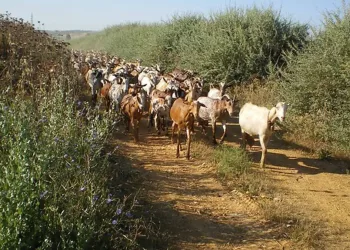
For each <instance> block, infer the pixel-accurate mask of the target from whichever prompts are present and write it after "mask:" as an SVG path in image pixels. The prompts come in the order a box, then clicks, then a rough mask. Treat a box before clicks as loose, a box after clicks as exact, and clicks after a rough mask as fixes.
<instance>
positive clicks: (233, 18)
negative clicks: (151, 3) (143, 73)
mask: <svg viewBox="0 0 350 250" xmlns="http://www.w3.org/2000/svg"><path fill="white" fill-rule="evenodd" d="M307 30H308V26H307V25H304V24H299V23H293V22H291V21H289V20H287V19H285V18H282V17H280V16H279V14H278V13H277V12H276V11H274V10H273V9H272V8H268V9H258V8H257V7H253V8H250V9H246V10H243V9H239V8H230V9H227V10H226V11H223V12H218V13H215V14H213V15H211V16H210V17H209V18H206V17H204V16H203V15H193V14H189V15H184V16H174V17H173V18H172V19H171V20H169V21H167V22H165V23H162V24H150V25H146V24H126V25H118V26H114V27H110V28H107V29H105V30H104V31H102V32H101V33H98V34H94V35H91V36H90V37H84V38H81V39H77V40H73V41H72V46H73V48H78V49H100V50H107V52H110V53H113V54H116V55H119V56H122V57H126V58H127V59H129V60H131V59H135V58H140V57H141V58H142V59H144V62H145V63H157V62H159V63H161V65H162V66H163V67H164V68H166V69H167V70H173V69H174V68H175V67H181V68H187V69H191V70H194V71H196V72H199V73H200V74H201V75H202V76H204V77H205V80H207V81H222V80H226V81H232V80H236V81H239V80H245V79H248V78H249V77H250V76H251V75H252V74H259V75H261V76H266V75H268V74H270V73H271V72H275V71H277V70H278V69H279V68H283V67H284V66H285V64H286V62H285V59H284V57H283V56H282V55H283V53H285V52H290V51H294V50H299V49H301V48H302V47H303V46H304V43H305V41H306V38H307V35H308V34H307ZM97 45H98V46H97Z"/></svg>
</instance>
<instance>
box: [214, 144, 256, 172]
mask: <svg viewBox="0 0 350 250" xmlns="http://www.w3.org/2000/svg"><path fill="white" fill-rule="evenodd" d="M213 157H214V162H215V165H216V166H217V168H218V170H217V171H218V174H219V176H220V177H222V178H234V177H239V176H241V175H243V174H246V173H247V170H248V169H249V168H250V166H251V162H250V160H249V158H248V155H247V154H246V152H245V151H244V150H242V149H239V148H232V147H228V146H224V145H223V146H220V147H219V148H217V149H216V150H215V153H214V156H213Z"/></svg>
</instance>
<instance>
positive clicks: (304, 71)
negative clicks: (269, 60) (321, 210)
mask: <svg viewBox="0 0 350 250" xmlns="http://www.w3.org/2000/svg"><path fill="white" fill-rule="evenodd" d="M349 9H350V8H349V7H348V6H344V12H343V14H341V12H335V13H328V14H326V15H325V21H324V27H323V29H322V30H320V31H315V33H316V35H315V37H314V39H313V41H312V42H311V43H310V45H309V46H308V48H307V49H306V50H305V51H304V52H303V53H300V54H299V55H297V56H291V57H289V60H290V61H289V67H288V69H287V71H286V73H285V78H286V81H285V82H284V84H283V91H282V92H281V93H282V97H283V98H284V99H285V100H286V101H288V102H290V103H291V104H292V105H291V107H290V109H289V110H290V111H289V113H290V114H292V115H293V117H291V119H288V120H289V121H290V122H289V128H290V129H291V130H292V131H293V130H297V131H302V134H301V135H300V136H305V137H311V140H313V141H315V142H318V143H320V144H321V145H322V148H321V149H322V150H326V151H332V152H333V153H334V152H336V151H343V152H344V151H345V152H346V151H347V152H348V151H349V149H350V147H349V145H350V143H349V138H350V130H349V129H347V128H348V127H349V126H350V103H349V99H350V92H349V88H350V85H349V78H350V71H349V66H350V64H349V60H350V15H349ZM294 117H296V118H298V117H305V118H308V119H310V121H312V122H310V125H311V126H309V127H307V128H306V129H305V130H301V129H298V127H299V126H301V127H305V126H303V123H300V122H299V121H302V119H294ZM323 146H325V147H326V148H323Z"/></svg>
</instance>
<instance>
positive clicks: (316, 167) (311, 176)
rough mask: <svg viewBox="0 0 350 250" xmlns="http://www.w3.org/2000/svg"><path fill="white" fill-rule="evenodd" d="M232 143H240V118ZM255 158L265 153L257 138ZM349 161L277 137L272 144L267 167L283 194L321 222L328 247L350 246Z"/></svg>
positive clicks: (302, 213)
mask: <svg viewBox="0 0 350 250" xmlns="http://www.w3.org/2000/svg"><path fill="white" fill-rule="evenodd" d="M230 127H231V130H230V134H229V136H228V138H230V139H231V140H230V139H229V141H230V142H229V143H230V144H232V145H234V146H238V142H239V140H238V138H237V136H236V135H238V134H239V125H238V124H237V119H235V120H234V122H233V123H231V124H230ZM255 145H256V146H255V147H254V148H253V150H254V152H252V153H251V155H252V157H253V159H254V162H256V163H258V162H259V161H260V157H261V151H260V149H261V148H260V144H259V142H258V141H257V140H256V143H255ZM349 167H350V166H349V165H348V163H344V162H340V161H325V160H318V159H316V158H315V157H313V156H311V155H310V154H307V153H305V151H302V148H300V147H298V146H297V145H287V144H286V143H284V142H283V141H281V140H278V139H277V138H276V137H273V138H272V140H271V141H270V143H269V146H268V155H267V166H266V171H267V174H268V176H270V177H271V178H272V179H273V180H274V181H275V183H278V184H277V186H278V189H279V190H281V193H280V195H281V198H282V199H283V200H285V201H286V202H288V203H290V204H292V205H293V206H294V207H296V208H297V211H295V212H296V213H299V214H301V215H302V216H303V217H306V218H308V219H310V220H312V221H315V222H319V225H320V227H323V230H324V231H325V233H326V235H325V237H324V239H322V240H323V241H324V243H325V249H350V193H349V191H350V175H349V174H346V173H347V171H346V169H348V170H349Z"/></svg>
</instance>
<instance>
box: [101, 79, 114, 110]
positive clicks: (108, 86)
mask: <svg viewBox="0 0 350 250" xmlns="http://www.w3.org/2000/svg"><path fill="white" fill-rule="evenodd" d="M111 87H112V84H111V83H110V82H108V81H107V82H106V83H105V84H104V85H103V87H102V89H101V92H100V94H101V98H103V100H105V105H106V111H107V112H108V111H109V107H110V105H111V99H110V97H109V90H110V89H111Z"/></svg>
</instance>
